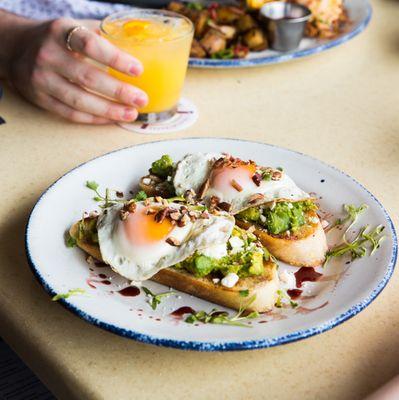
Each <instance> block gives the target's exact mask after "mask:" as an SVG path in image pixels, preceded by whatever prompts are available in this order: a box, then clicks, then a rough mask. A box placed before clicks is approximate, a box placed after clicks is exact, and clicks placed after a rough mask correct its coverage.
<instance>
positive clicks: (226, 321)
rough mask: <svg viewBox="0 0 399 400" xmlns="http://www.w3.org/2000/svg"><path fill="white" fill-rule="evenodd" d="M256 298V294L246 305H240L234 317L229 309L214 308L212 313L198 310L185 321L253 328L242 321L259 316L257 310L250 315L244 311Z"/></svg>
mask: <svg viewBox="0 0 399 400" xmlns="http://www.w3.org/2000/svg"><path fill="white" fill-rule="evenodd" d="M255 299H256V295H254V296H252V297H251V298H250V299H249V300H248V302H247V303H246V304H245V305H241V306H240V309H239V310H238V312H237V314H235V315H233V316H232V317H231V316H230V315H229V313H228V312H227V311H219V310H216V309H213V310H212V311H211V312H210V313H207V312H206V311H197V312H195V313H193V314H190V315H189V316H188V317H187V318H186V319H185V322H187V323H188V324H194V323H196V322H202V323H204V324H218V325H232V326H241V327H244V328H252V327H251V325H248V324H245V323H243V322H242V321H246V320H249V319H253V318H257V317H259V313H258V312H257V311H253V312H251V313H249V314H248V315H246V316H243V313H244V312H245V311H246V309H247V308H248V307H249V306H250V305H251V304H252V303H253V302H254V301H255Z"/></svg>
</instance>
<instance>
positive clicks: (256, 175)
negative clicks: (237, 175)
mask: <svg viewBox="0 0 399 400" xmlns="http://www.w3.org/2000/svg"><path fill="white" fill-rule="evenodd" d="M252 181H253V182H254V184H255V185H256V186H260V183H261V182H262V175H261V174H259V173H258V172H255V173H254V174H253V176H252Z"/></svg>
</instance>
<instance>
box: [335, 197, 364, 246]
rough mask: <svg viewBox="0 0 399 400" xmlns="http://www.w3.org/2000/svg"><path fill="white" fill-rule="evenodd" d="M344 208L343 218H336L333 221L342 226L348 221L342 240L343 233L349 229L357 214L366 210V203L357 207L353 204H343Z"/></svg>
mask: <svg viewBox="0 0 399 400" xmlns="http://www.w3.org/2000/svg"><path fill="white" fill-rule="evenodd" d="M343 207H344V210H345V211H346V216H345V217H344V218H342V219H341V218H338V219H337V220H336V221H335V223H334V225H333V226H334V227H335V226H342V225H345V224H347V223H348V222H349V226H348V227H347V228H346V230H345V233H344V240H345V235H346V233H347V232H348V231H349V229H350V228H351V227H352V226H353V225H354V224H355V223H356V221H357V219H358V217H359V215H360V214H361V213H362V212H363V211H365V210H367V208H368V206H367V204H362V205H361V206H359V207H356V206H355V205H353V204H344V206H343Z"/></svg>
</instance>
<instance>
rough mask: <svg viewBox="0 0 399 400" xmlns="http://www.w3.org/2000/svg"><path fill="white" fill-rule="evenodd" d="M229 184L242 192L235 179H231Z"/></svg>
mask: <svg viewBox="0 0 399 400" xmlns="http://www.w3.org/2000/svg"><path fill="white" fill-rule="evenodd" d="M231 186H233V188H234V189H235V190H237V192H242V186H241V185H240V184H239V183H238V182H237V181H236V180H235V179H232V180H231Z"/></svg>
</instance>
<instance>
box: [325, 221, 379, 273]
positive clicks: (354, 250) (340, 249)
mask: <svg viewBox="0 0 399 400" xmlns="http://www.w3.org/2000/svg"><path fill="white" fill-rule="evenodd" d="M384 228H385V227H384V226H382V225H378V226H377V227H375V228H374V229H372V230H369V225H366V226H364V227H363V228H361V229H360V231H359V233H358V234H357V236H356V237H355V238H354V239H353V240H352V241H348V240H347V239H346V238H345V234H344V242H343V243H341V244H339V245H337V246H335V247H333V248H332V249H331V250H329V251H328V252H327V254H326V261H325V262H324V266H326V265H327V264H328V262H329V261H330V260H331V258H333V257H341V256H343V255H345V254H349V255H350V256H351V260H352V261H353V260H355V259H356V258H362V257H364V256H366V255H367V250H369V255H370V256H371V255H373V254H374V253H375V251H376V250H377V249H378V248H379V247H380V245H381V242H382V241H383V240H384V238H385V236H384V235H382V234H381V233H382V232H383V230H384ZM345 233H346V232H345Z"/></svg>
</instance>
